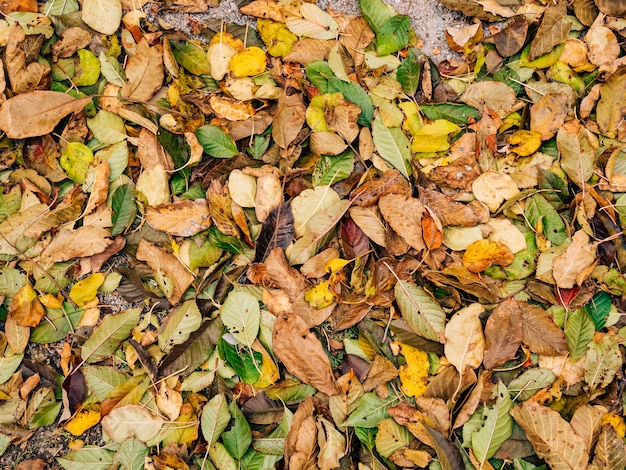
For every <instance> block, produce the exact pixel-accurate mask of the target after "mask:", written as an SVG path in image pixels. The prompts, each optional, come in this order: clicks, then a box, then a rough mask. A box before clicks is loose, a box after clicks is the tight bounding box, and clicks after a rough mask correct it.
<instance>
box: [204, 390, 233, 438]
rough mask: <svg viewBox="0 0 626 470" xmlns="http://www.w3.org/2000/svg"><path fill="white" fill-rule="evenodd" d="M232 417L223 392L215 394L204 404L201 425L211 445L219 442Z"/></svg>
mask: <svg viewBox="0 0 626 470" xmlns="http://www.w3.org/2000/svg"><path fill="white" fill-rule="evenodd" d="M230 418H231V415H230V412H229V411H228V402H227V401H226V396H225V395H224V394H223V393H220V394H218V395H215V396H214V397H213V398H211V399H210V400H209V401H208V403H207V404H206V405H204V409H203V410H202V417H201V418H200V426H201V428H202V435H203V436H204V439H205V440H206V441H207V442H208V443H209V445H212V444H215V442H217V440H218V439H219V437H220V436H221V435H222V432H223V431H224V429H226V427H227V426H228V423H229V422H230Z"/></svg>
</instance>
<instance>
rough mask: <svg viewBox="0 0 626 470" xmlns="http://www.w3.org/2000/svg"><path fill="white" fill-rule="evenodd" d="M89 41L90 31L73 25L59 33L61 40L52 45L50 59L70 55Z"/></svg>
mask: <svg viewBox="0 0 626 470" xmlns="http://www.w3.org/2000/svg"><path fill="white" fill-rule="evenodd" d="M90 42H91V33H90V32H89V31H87V30H86V29H84V28H80V27H77V26H74V27H72V28H67V29H65V30H63V32H62V33H61V40H60V41H57V42H55V43H54V44H53V45H52V60H53V62H56V61H57V60H58V59H65V58H67V57H72V56H73V55H74V53H75V52H76V51H77V50H79V49H84V48H85V47H87V46H88V45H89V43H90Z"/></svg>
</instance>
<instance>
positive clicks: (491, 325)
mask: <svg viewBox="0 0 626 470" xmlns="http://www.w3.org/2000/svg"><path fill="white" fill-rule="evenodd" d="M485 341H486V349H485V357H484V360H483V365H484V366H485V369H487V370H489V369H493V368H494V367H497V366H500V365H502V364H504V363H505V362H506V361H508V360H510V359H513V358H515V356H516V354H517V350H518V348H519V346H520V345H521V344H522V309H521V308H520V306H519V304H518V302H517V300H515V299H514V298H513V297H510V298H509V299H507V300H505V301H504V302H502V303H501V304H500V305H498V306H497V307H496V308H495V310H494V311H493V312H491V315H490V316H489V318H488V319H487V323H486V325H485Z"/></svg>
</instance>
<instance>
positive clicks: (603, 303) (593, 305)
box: [585, 291, 612, 331]
mask: <svg viewBox="0 0 626 470" xmlns="http://www.w3.org/2000/svg"><path fill="white" fill-rule="evenodd" d="M611 305H612V303H611V294H609V293H608V292H604V291H600V292H598V293H597V294H596V295H594V296H593V298H592V299H591V300H590V301H589V303H588V304H587V305H585V310H587V313H588V314H589V316H590V317H591V319H592V320H593V323H594V325H595V326H596V331H600V330H601V329H602V328H603V327H604V324H605V323H606V318H607V317H608V316H609V313H610V312H611Z"/></svg>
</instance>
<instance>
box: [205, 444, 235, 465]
mask: <svg viewBox="0 0 626 470" xmlns="http://www.w3.org/2000/svg"><path fill="white" fill-rule="evenodd" d="M209 457H211V460H212V461H213V463H214V464H215V466H216V467H217V468H218V469H219V470H238V469H239V467H238V465H237V463H236V462H235V459H233V458H232V457H231V455H230V454H229V453H228V451H227V450H226V447H224V445H223V444H222V443H221V442H216V443H214V444H213V445H211V446H209Z"/></svg>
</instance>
